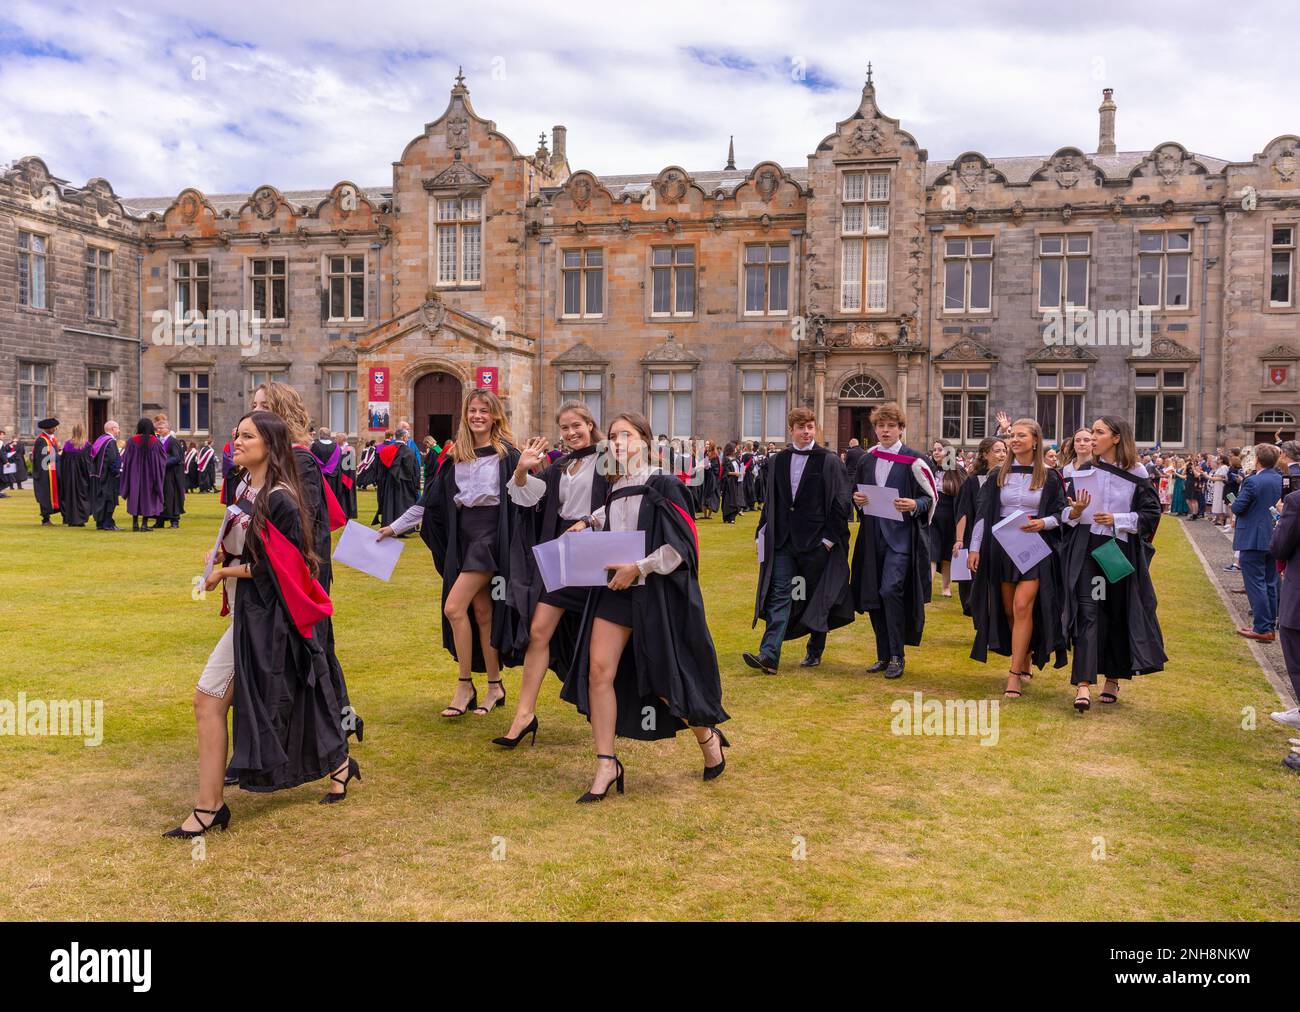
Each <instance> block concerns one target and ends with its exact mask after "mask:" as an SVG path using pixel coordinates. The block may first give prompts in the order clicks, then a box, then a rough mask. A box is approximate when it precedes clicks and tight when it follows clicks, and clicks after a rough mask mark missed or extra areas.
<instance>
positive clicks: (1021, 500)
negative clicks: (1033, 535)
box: [970, 471, 1061, 552]
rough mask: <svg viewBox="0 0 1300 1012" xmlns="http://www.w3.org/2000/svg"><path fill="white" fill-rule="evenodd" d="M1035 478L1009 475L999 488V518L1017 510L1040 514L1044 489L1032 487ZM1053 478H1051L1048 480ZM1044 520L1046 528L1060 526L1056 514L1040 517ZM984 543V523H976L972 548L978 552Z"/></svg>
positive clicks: (1025, 475)
mask: <svg viewBox="0 0 1300 1012" xmlns="http://www.w3.org/2000/svg"><path fill="white" fill-rule="evenodd" d="M1033 480H1034V476H1033V475H1032V474H1017V473H1016V472H1014V471H1013V472H1012V473H1011V474H1008V475H1007V480H1006V483H1005V484H1004V485H1003V486H1002V488H1001V489H999V490H998V491H999V493H1000V494H999V495H998V518H999V519H1001V518H1003V517H1009V516H1011V514H1012V513H1014V512H1016V510H1023V511H1024V512H1025V513H1028V514H1031V515H1033V516H1038V507H1039V505H1041V503H1042V501H1043V490H1042V489H1041V488H1037V489H1031V488H1030V487H1029V484H1030V482H1032V481H1033ZM1050 480H1051V479H1050V478H1049V479H1048V481H1050ZM1039 519H1040V520H1042V521H1043V528H1044V529H1045V530H1049V531H1051V530H1055V529H1056V528H1057V527H1059V526H1060V523H1061V521H1060V519H1059V518H1057V517H1054V516H1051V517H1039ZM983 543H984V525H983V524H981V523H976V525H975V533H974V534H972V535H971V539H970V550H971V551H972V552H978V551H979V550H980V545H982V544H983Z"/></svg>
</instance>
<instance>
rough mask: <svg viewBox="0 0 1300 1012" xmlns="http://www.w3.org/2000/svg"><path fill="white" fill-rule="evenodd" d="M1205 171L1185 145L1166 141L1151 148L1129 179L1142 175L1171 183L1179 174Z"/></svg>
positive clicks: (1193, 174) (1198, 173) (1200, 174)
mask: <svg viewBox="0 0 1300 1012" xmlns="http://www.w3.org/2000/svg"><path fill="white" fill-rule="evenodd" d="M1206 171H1207V170H1206V168H1205V166H1204V165H1203V164H1202V163H1201V162H1198V161H1197V160H1196V159H1195V158H1193V157H1192V154H1191V152H1189V151H1188V150H1187V149H1186V148H1185V147H1183V146H1182V145H1181V144H1179V143H1178V142H1177V141H1166V142H1165V143H1164V144H1157V145H1156V146H1155V147H1154V148H1152V149H1151V154H1149V155H1147V156H1146V158H1144V159H1142V161H1141V162H1139V163H1138V164H1137V165H1136V166H1135V167H1134V169H1133V171H1132V172H1130V173H1129V179H1134V178H1137V177H1138V176H1144V177H1147V178H1153V179H1159V180H1160V181H1161V182H1163V183H1172V182H1173V181H1174V180H1176V179H1177V178H1178V177H1179V176H1183V175H1188V176H1203V175H1205V174H1206Z"/></svg>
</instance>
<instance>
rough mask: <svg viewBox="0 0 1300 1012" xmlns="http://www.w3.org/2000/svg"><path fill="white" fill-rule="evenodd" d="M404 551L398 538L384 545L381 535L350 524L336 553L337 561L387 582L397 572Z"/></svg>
mask: <svg viewBox="0 0 1300 1012" xmlns="http://www.w3.org/2000/svg"><path fill="white" fill-rule="evenodd" d="M404 547H405V546H404V545H403V544H402V542H401V541H400V540H398V539H397V538H385V539H384V540H382V541H380V540H379V532H378V531H374V530H371V529H370V528H369V527H367V526H366V525H365V524H359V523H357V522H356V521H355V520H349V521H348V525H347V526H346V527H344V528H343V536H342V537H340V538H339V543H338V547H337V548H335V549H334V561H335V562H341V563H343V565H345V566H351V567H352V568H353V569H359V570H360V571H361V572H363V573H366V574H367V575H369V576H373V577H375V578H376V579H380V580H384V581H387V580H388V578H389V577H391V576H392V575H393V568H394V567H395V566H396V565H397V559H398V557H399V556H401V554H402V549H403V548H404Z"/></svg>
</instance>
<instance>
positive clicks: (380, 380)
mask: <svg viewBox="0 0 1300 1012" xmlns="http://www.w3.org/2000/svg"><path fill="white" fill-rule="evenodd" d="M368 399H369V400H372V401H386V400H388V370H387V369H382V368H381V369H371V370H370V397H369V398H368Z"/></svg>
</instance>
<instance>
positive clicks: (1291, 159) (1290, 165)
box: [1273, 148, 1296, 183]
mask: <svg viewBox="0 0 1300 1012" xmlns="http://www.w3.org/2000/svg"><path fill="white" fill-rule="evenodd" d="M1273 167H1274V168H1275V169H1277V176H1278V178H1279V179H1280V180H1282V182H1284V183H1289V182H1291V180H1292V179H1294V178H1295V170H1296V156H1295V152H1294V151H1292V150H1291V149H1290V148H1283V149H1282V153H1281V154H1280V155H1278V156H1277V162H1276V163H1275V164H1274V166H1273Z"/></svg>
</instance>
